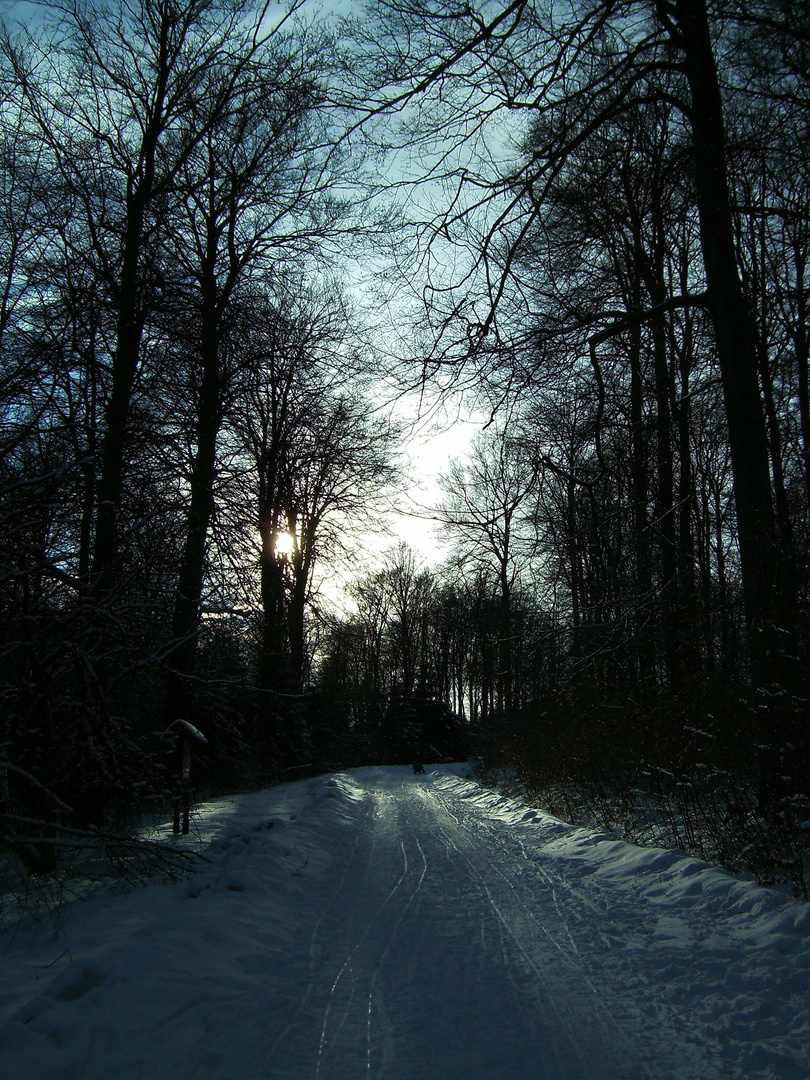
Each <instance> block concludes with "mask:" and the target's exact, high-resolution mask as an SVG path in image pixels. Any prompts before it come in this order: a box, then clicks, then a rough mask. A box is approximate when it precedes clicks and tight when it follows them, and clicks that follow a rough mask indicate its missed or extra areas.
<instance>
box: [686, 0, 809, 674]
mask: <svg viewBox="0 0 810 1080" xmlns="http://www.w3.org/2000/svg"><path fill="white" fill-rule="evenodd" d="M675 12H676V19H677V24H678V28H679V30H680V34H681V37H680V44H681V46H682V48H683V52H684V70H685V72H686V76H687V79H688V83H689V87H690V91H691V96H692V108H691V110H690V118H691V122H692V131H693V136H694V146H695V155H694V161H695V186H696V194H697V204H698V212H699V217H700V240H701V249H702V252H703V262H704V268H705V273H706V287H707V297H708V303H709V309H710V312H711V317H712V322H713V325H714V331H715V338H716V344H717V352H718V358H719V364H720V374H721V379H722V384H723V395H724V401H725V412H726V420H727V424H728V433H729V446H730V450H731V462H732V469H733V474H734V495H735V504H736V509H737V529H738V539H739V547H740V563H741V568H742V578H743V595H744V601H745V613H746V619H747V623H748V632H749V648H750V654H751V662H752V673H753V675H754V678H755V681H756V682H757V683H771V682H773V681H774V677H775V676H776V678H777V679H779V677H780V674H778V673H776V672H774V670H773V649H772V645H773V644H774V627H775V626H776V625H777V624H779V623H780V622H784V621H785V620H786V619H787V625H785V626H784V629H786V630H789V629H790V627H789V617H790V614H791V613H790V611H789V610H787V608H788V606H789V605H787V604H786V603H785V602H784V601H785V599H786V598H785V597H784V596H780V595H779V592H780V587H781V585H782V583H783V576H782V575H780V572H779V571H780V562H781V553H780V550H779V545H778V542H777V532H776V524H775V520H774V513H773V504H772V494H771V484H770V472H769V460H768V439H767V433H766V429H765V419H764V416H763V411H762V401H761V398H760V392H759V385H758V378H757V357H756V336H755V332H754V328H753V325H752V320H751V317H750V313H749V312H748V310H747V307H746V304H745V300H744V296H743V290H742V284H741V281H740V276H739V270H738V266H737V258H736V251H735V244H734V230H733V222H732V215H731V208H730V198H729V186H728V178H727V171H726V146H725V130H724V123H723V106H722V99H721V95H720V88H719V82H718V77H717V68H716V64H715V58H714V53H713V50H712V43H711V35H710V31H709V23H708V18H707V13H706V4H705V0H677V2H676V5H675ZM780 601H781V602H780Z"/></svg>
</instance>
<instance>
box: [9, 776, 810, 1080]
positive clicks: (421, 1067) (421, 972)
mask: <svg viewBox="0 0 810 1080" xmlns="http://www.w3.org/2000/svg"><path fill="white" fill-rule="evenodd" d="M466 773H467V769H466V768H465V767H463V766H441V767H436V768H431V767H428V769H427V772H426V775H424V776H414V775H413V774H412V772H411V770H410V769H404V768H399V767H391V768H363V769H355V770H351V771H349V772H346V773H340V774H336V775H334V776H328V777H326V776H325V777H318V778H316V779H310V780H303V781H300V782H297V783H293V784H286V785H282V786H280V787H276V788H273V789H271V790H269V791H265V792H258V793H252V794H248V795H241V796H235V797H233V798H222V799H217V800H214V801H212V802H210V803H207V804H205V805H203V806H201V807H200V808H199V809H198V812H197V814H196V818H195V826H196V829H195V835H194V836H192V837H189V838H187V839H186V840H185V841H183V842H184V843H186V844H187V845H188V846H189V847H192V848H194V849H195V850H198V851H199V852H200V853H201V854H202V855H203V856H205V858H206V859H207V860H209V861H207V862H203V863H201V869H200V870H199V872H198V873H196V874H195V875H194V876H192V877H191V878H190V879H189V880H188V881H184V882H180V883H176V884H172V885H157V884H155V885H151V886H148V887H144V888H140V889H134V890H132V891H130V892H129V893H128V894H126V895H118V896H116V895H112V894H111V893H110V892H108V891H97V892H96V893H95V894H94V895H92V896H90V897H89V898H88V899H86V900H83V901H77V902H74V903H73V904H71V905H69V906H68V908H67V909H66V912H65V914H66V919H65V925H64V926H63V927H62V928H61V931H60V933H59V935H58V936H55V935H54V934H53V933H46V930H45V927H44V926H40V928H39V933H38V934H37V935H34V933H33V929H32V928H26V927H24V926H22V925H21V926H19V927H18V928H17V930H16V932H15V933H14V934H13V935H12V934H11V933H10V932H9V933H7V934H6V935H5V941H3V939H2V938H0V950H2V953H3V954H4V955H2V959H0V1076H3V1077H19V1078H20V1080H102V1078H104V1080H109V1078H110V1077H115V1078H116V1080H135V1078H143V1080H164V1078H165V1080H185V1078H188V1080H192V1078H193V1080H252V1078H253V1080H363V1078H366V1077H368V1078H369V1080H641V1078H645V1080H670V1078H672V1080H674V1078H678V1080H714V1078H721V1077H730V1078H737V1080H766V1078H767V1080H807V1078H808V1077H810V906H808V905H806V904H802V903H801V902H799V901H797V900H793V899H791V898H789V897H788V896H786V895H784V894H781V893H779V892H777V891H774V890H765V889H763V888H761V887H759V886H757V885H756V884H754V883H753V882H750V881H743V880H740V879H738V878H735V877H733V876H731V875H729V874H727V873H725V872H723V871H721V870H718V869H714V868H711V867H709V866H707V865H706V864H705V863H702V862H700V861H698V860H696V859H693V858H690V857H688V856H687V855H685V854H683V853H682V852H677V851H664V850H661V849H656V848H642V847H634V846H633V845H631V844H628V843H626V842H623V841H620V840H617V839H615V838H614V837H612V836H610V835H608V834H605V833H598V832H593V831H589V830H585V829H580V828H576V827H573V826H570V825H566V824H564V823H563V822H561V821H559V820H557V819H556V818H554V817H551V816H550V815H548V814H546V813H544V812H542V811H539V810H535V809H531V808H530V807H528V806H526V805H525V804H522V803H519V802H515V801H513V800H510V799H507V798H505V797H504V796H502V795H500V794H498V793H497V792H494V791H491V790H488V789H486V788H483V787H481V786H480V785H479V784H477V783H476V782H475V781H473V780H470V779H468V778H466ZM167 831H168V826H165V827H164V828H163V829H162V830H159V834H160V835H162V836H163V837H164V838H165V837H166V834H167Z"/></svg>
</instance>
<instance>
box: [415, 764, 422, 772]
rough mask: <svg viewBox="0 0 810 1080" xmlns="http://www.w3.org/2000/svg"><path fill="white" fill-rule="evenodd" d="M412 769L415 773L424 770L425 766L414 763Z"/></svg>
mask: <svg viewBox="0 0 810 1080" xmlns="http://www.w3.org/2000/svg"><path fill="white" fill-rule="evenodd" d="M413 771H414V772H415V773H423V772H424V771H425V766H424V765H417V764H414V767H413Z"/></svg>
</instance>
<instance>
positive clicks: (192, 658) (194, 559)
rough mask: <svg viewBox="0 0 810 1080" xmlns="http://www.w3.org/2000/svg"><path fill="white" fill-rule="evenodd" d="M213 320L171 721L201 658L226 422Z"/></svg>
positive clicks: (176, 630)
mask: <svg viewBox="0 0 810 1080" xmlns="http://www.w3.org/2000/svg"><path fill="white" fill-rule="evenodd" d="M215 321H216V317H215V314H214V313H213V311H211V312H210V313H209V314H208V315H207V316H205V317H203V319H202V323H201V328H202V335H201V354H202V368H203V370H202V385H201V388H200V401H199V407H198V417H197V451H196V453H195V455H194V464H193V466H192V471H191V501H190V503H189V508H188V516H187V519H186V539H185V545H184V547H183V556H182V561H181V563H180V572H179V575H178V580H177V594H176V598H175V604H174V615H173V618H172V640H173V642H174V646H173V648H172V651H171V653H170V654H169V657H168V661H169V664H170V665H171V669H172V670H171V672H170V674H169V680H168V684H167V689H166V703H165V709H166V716H167V720H169V721H171V720H175V719H177V718H178V717H179V718H182V719H186V718H188V717H186V711H187V709H188V707H189V705H188V680H189V679H190V678H191V677H192V676H193V675H194V672H195V668H196V660H197V638H198V633H199V627H200V616H201V601H202V587H203V580H204V577H205V545H206V540H207V537H208V529H209V526H210V524H211V516H212V514H213V512H214V481H215V479H216V449H217V437H218V435H219V429H220V426H221V424H222V385H221V379H220V369H219V344H218V341H217V335H216V333H215V329H214V326H213V325H212V324H213V323H215ZM189 719H190V718H189Z"/></svg>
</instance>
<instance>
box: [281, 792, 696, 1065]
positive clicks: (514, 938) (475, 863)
mask: <svg viewBox="0 0 810 1080" xmlns="http://www.w3.org/2000/svg"><path fill="white" fill-rule="evenodd" d="M371 799H372V801H373V812H372V813H370V814H369V815H368V818H367V827H366V828H365V829H364V830H362V831H361V832H360V833H359V835H358V838H357V844H356V846H355V847H354V849H353V851H352V853H351V856H350V858H349V860H348V861H347V862H346V864H345V866H344V868H343V872H342V875H341V878H340V883H339V885H338V887H337V889H336V891H335V893H334V895H333V897H332V898H331V900H330V902H329V905H328V908H327V910H326V911H325V912H324V913H323V917H322V919H321V920H320V921H319V923H318V925H317V927H316V929H315V931H314V933H313V936H312V942H311V958H312V965H311V979H310V981H309V983H308V985H307V987H306V1000H305V1001H303V1002H302V1006H301V1009H300V1012H299V1013H298V1015H297V1017H296V1019H295V1021H294V1022H293V1023H292V1024H291V1027H290V1030H289V1031H288V1032H286V1033H285V1036H284V1039H283V1040H282V1041H281V1043H280V1044H279V1045H278V1046H276V1047H275V1048H274V1053H273V1056H274V1058H275V1067H274V1069H273V1072H272V1075H273V1076H274V1077H278V1078H279V1080H280V1078H282V1077H284V1078H285V1080H286V1078H288V1077H289V1080H303V1078H305V1077H312V1078H313V1080H359V1078H361V1077H365V1076H369V1077H375V1078H380V1080H382V1078H386V1080H413V1078H414V1077H431V1078H434V1077H435V1078H436V1080H440V1078H441V1080H444V1078H451V1077H459V1078H471V1077H498V1078H501V1080H512V1078H514V1080H529V1078H534V1077H537V1078H543V1080H579V1078H583V1080H584V1078H596V1077H599V1078H600V1080H614V1078H615V1080H634V1078H636V1077H653V1076H656V1077H661V1076H665V1075H672V1076H676V1075H677V1076H681V1075H683V1076H684V1077H691V1078H694V1077H697V1076H698V1075H700V1072H699V1068H698V1064H697V1062H698V1060H699V1059H697V1058H695V1059H694V1060H693V1061H692V1062H684V1061H683V1047H679V1048H678V1053H677V1058H676V1064H674V1065H673V1067H672V1068H671V1069H669V1070H667V1069H666V1067H665V1066H663V1063H662V1060H661V1058H662V1051H665V1050H666V1048H667V1044H670V1045H671V1043H672V1039H671V1038H667V1037H666V1032H665V1030H663V1029H662V1026H661V1021H660V1018H657V1023H656V1030H655V1032H654V1033H652V1034H653V1040H652V1042H650V1044H649V1045H647V1046H646V1047H645V1046H643V1045H642V1044H641V1041H640V1036H642V1035H643V1034H645V1032H644V1030H643V1029H642V1030H641V1031H639V1030H638V1028H637V1026H636V1025H635V1024H634V1023H633V1021H634V1017H633V1016H632V1007H631V1012H630V1014H629V1015H628V1014H627V1009H628V1003H621V1002H617V1001H616V1000H613V998H612V996H611V994H610V992H609V988H607V987H605V986H604V984H601V985H597V984H596V983H595V982H594V971H593V969H592V967H591V966H590V965H589V964H588V962H587V959H586V958H584V957H583V953H582V946H581V945H580V944H579V943H578V941H577V937H578V936H579V934H580V931H581V929H582V926H581V920H578V919H577V917H576V911H577V909H578V908H581V907H582V905H583V903H585V905H586V910H587V913H588V917H589V921H590V923H591V928H592V926H593V922H592V920H593V918H594V917H597V918H599V919H602V918H603V917H604V915H605V911H604V910H603V909H602V906H601V905H602V903H603V901H601V900H600V899H598V898H597V899H595V900H594V899H585V898H583V897H582V896H581V895H574V893H573V892H572V890H571V889H570V887H568V886H566V884H565V883H564V882H563V881H562V880H555V879H554V878H553V876H551V875H550V874H549V873H548V871H547V870H544V869H543V867H542V866H537V865H534V866H531V865H530V863H529V859H528V856H527V851H526V848H525V846H524V845H523V844H522V843H521V838H520V834H519V830H516V829H515V828H514V827H513V826H510V825H509V824H507V823H505V822H503V821H499V820H498V819H489V818H487V817H485V816H483V815H481V813H480V812H476V810H475V808H473V807H469V806H468V805H465V801H464V799H463V798H453V797H452V796H450V795H449V794H447V793H443V792H442V791H441V789H440V788H438V787H436V786H435V785H433V784H431V783H430V782H429V781H428V782H427V783H426V782H424V781H423V780H421V779H419V778H416V777H414V778H407V777H406V778H404V779H401V778H400V780H399V783H398V784H396V785H392V784H390V783H389V784H388V785H386V786H385V787H376V788H374V789H373V790H372V793H371ZM578 922H579V923H580V925H579V926H578V925H577V923H578ZM587 930H588V928H587V927H586V931H587ZM584 944H585V943H583V945H584ZM606 991H607V993H606ZM646 1034H648V1035H649V1034H650V1033H649V1032H646ZM662 1036H663V1039H662ZM678 1041H679V1042H680V1040H678ZM662 1043H663V1046H662ZM645 1061H646V1062H647V1064H645Z"/></svg>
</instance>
